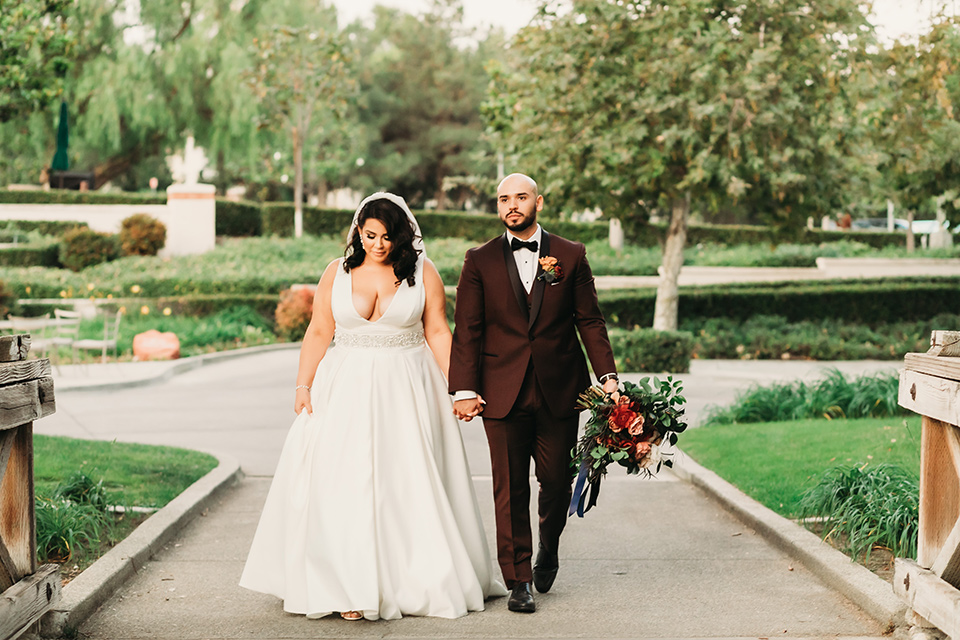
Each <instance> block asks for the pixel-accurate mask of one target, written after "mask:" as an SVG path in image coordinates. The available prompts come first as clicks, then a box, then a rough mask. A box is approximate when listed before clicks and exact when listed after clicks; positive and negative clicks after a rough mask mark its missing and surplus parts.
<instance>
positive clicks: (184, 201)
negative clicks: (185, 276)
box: [160, 184, 217, 256]
mask: <svg viewBox="0 0 960 640" xmlns="http://www.w3.org/2000/svg"><path fill="white" fill-rule="evenodd" d="M215 193H216V187H214V186H213V185H212V184H173V185H170V186H169V187H167V213H166V214H165V215H164V216H163V220H162V222H163V223H164V224H165V225H167V243H166V246H164V248H163V250H162V251H161V252H160V255H161V256H183V255H190V254H196V253H206V252H207V251H210V250H211V249H213V248H214V246H215V245H216V239H217V226H216V213H217V208H216V200H214V194H215Z"/></svg>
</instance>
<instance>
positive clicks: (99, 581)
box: [40, 455, 243, 638]
mask: <svg viewBox="0 0 960 640" xmlns="http://www.w3.org/2000/svg"><path fill="white" fill-rule="evenodd" d="M216 457H217V459H218V460H219V464H218V465H217V467H216V468H215V469H213V470H212V471H210V472H209V473H207V474H206V475H205V476H203V477H202V478H200V479H199V480H197V481H196V482H194V483H193V484H192V485H190V486H189V487H187V489H186V490H185V491H184V492H183V493H181V494H180V495H179V496H177V497H176V498H174V499H173V500H172V501H170V503H169V504H167V506H165V507H163V508H162V509H160V510H159V511H157V512H156V513H154V514H153V515H152V516H150V517H149V518H147V520H146V521H144V522H143V523H142V524H141V525H140V526H138V527H137V528H136V529H134V531H133V532H132V533H131V534H130V535H129V536H127V537H126V538H125V539H124V540H122V541H121V542H120V543H118V544H117V546H115V547H114V548H113V549H111V550H110V551H108V552H107V553H105V554H104V555H103V556H102V557H101V558H100V559H99V560H97V561H96V562H94V563H93V564H92V565H90V566H89V567H87V568H86V569H85V570H84V571H83V572H82V573H80V575H78V576H77V577H76V578H74V579H73V580H72V581H70V582H69V583H68V584H67V585H66V586H65V587H63V592H62V599H61V601H60V605H59V606H58V607H57V608H56V609H54V610H52V611H50V612H48V613H47V614H46V615H45V616H44V617H43V618H42V619H41V621H40V634H41V636H43V637H46V638H59V637H61V636H62V635H64V634H65V633H69V631H70V630H71V629H76V628H78V627H79V626H80V625H81V624H82V623H83V621H84V620H86V619H87V618H88V617H89V616H90V615H92V614H93V613H94V612H95V611H96V610H97V609H98V608H99V607H100V605H102V604H103V603H104V602H106V601H107V600H108V599H109V598H110V597H111V596H112V595H113V594H114V593H115V592H116V591H117V590H118V589H119V588H121V587H122V586H123V585H124V584H125V583H126V581H127V580H129V579H130V578H132V577H134V576H135V575H136V574H137V571H138V570H139V569H140V568H141V567H142V566H143V565H144V564H146V562H147V561H148V560H150V558H151V557H153V556H154V555H155V554H156V553H158V552H159V551H160V550H161V549H162V548H163V546H164V545H165V544H167V543H168V542H169V541H170V540H171V539H172V538H173V537H174V536H175V535H176V534H177V533H178V532H179V531H180V530H181V529H183V528H184V527H185V526H186V525H187V524H189V523H190V522H191V521H192V520H193V519H194V518H195V517H197V516H198V515H201V514H202V512H203V511H204V510H205V509H207V508H208V507H209V506H210V504H211V503H212V502H213V500H214V499H215V498H216V497H218V496H219V495H220V494H221V493H222V492H223V491H224V490H226V489H228V488H229V487H231V486H233V485H234V484H235V483H236V482H238V481H239V480H240V478H242V477H243V472H242V471H241V470H240V462H239V461H238V460H237V459H236V458H233V457H232V456H228V455H217V456H216Z"/></svg>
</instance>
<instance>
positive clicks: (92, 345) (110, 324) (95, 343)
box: [73, 311, 123, 363]
mask: <svg viewBox="0 0 960 640" xmlns="http://www.w3.org/2000/svg"><path fill="white" fill-rule="evenodd" d="M121 318H123V313H122V312H120V311H116V312H114V313H113V314H110V313H106V312H105V313H104V318H103V339H102V340H100V339H97V338H87V339H84V340H75V341H74V342H73V354H74V357H76V356H77V355H78V354H77V352H78V351H79V350H80V349H85V350H89V351H100V352H101V353H102V357H101V362H104V363H105V362H106V361H107V351H110V350H113V356H114V357H116V356H117V336H118V335H119V333H120V320H121Z"/></svg>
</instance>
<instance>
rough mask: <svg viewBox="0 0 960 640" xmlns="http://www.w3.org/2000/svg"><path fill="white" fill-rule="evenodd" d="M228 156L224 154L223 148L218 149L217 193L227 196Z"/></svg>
mask: <svg viewBox="0 0 960 640" xmlns="http://www.w3.org/2000/svg"><path fill="white" fill-rule="evenodd" d="M226 166H227V158H226V154H224V152H223V149H220V150H219V151H217V180H216V185H217V195H218V196H225V195H227V169H226Z"/></svg>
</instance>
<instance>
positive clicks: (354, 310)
mask: <svg viewBox="0 0 960 640" xmlns="http://www.w3.org/2000/svg"><path fill="white" fill-rule="evenodd" d="M347 275H348V276H349V277H350V308H351V309H353V312H354V313H355V314H357V317H358V318H360V319H361V320H363V321H364V322H369V323H370V324H377V323H378V322H380V321H381V320H383V318H384V317H385V316H386V315H387V314H388V313H390V309H392V308H393V303H394V302H395V301H396V299H397V296H398V295H400V289H401V288H402V287H403V283H400V286H398V287H397V292H396V293H395V294H393V297H392V298H390V304H388V305H387V308H386V309H384V310H383V313H381V314H380V317H379V318H377V319H376V320H371V319H370V318H364V317H363V314H362V313H360V312H359V311H357V305H356V303H354V301H353V271H348V272H347Z"/></svg>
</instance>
